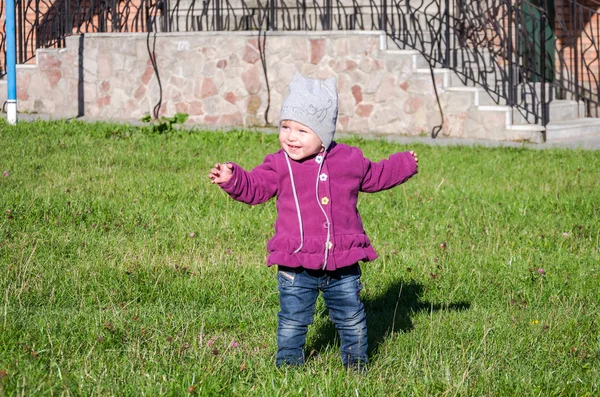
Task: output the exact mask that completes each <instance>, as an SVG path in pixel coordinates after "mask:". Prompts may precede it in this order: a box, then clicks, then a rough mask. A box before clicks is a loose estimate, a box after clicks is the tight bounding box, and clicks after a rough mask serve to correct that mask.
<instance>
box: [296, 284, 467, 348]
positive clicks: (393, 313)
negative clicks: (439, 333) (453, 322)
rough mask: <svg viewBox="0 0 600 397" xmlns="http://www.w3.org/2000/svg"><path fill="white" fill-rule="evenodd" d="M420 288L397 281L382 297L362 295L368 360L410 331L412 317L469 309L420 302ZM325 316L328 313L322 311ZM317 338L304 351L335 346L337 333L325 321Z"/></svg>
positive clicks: (331, 325)
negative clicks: (386, 343)
mask: <svg viewBox="0 0 600 397" xmlns="http://www.w3.org/2000/svg"><path fill="white" fill-rule="evenodd" d="M422 294H423V285H421V284H418V283H415V282H414V281H412V280H411V281H409V282H406V281H403V280H399V281H397V282H395V283H393V284H392V285H390V286H389V287H388V288H387V289H386V290H385V291H384V292H383V293H382V294H380V295H377V296H373V297H371V296H363V297H362V299H363V303H364V305H365V310H366V312H367V328H368V335H369V336H368V337H369V357H373V356H374V355H375V354H376V353H377V349H378V348H379V345H381V343H382V342H383V341H384V340H385V338H387V337H389V336H391V335H392V334H396V333H398V332H410V331H411V330H413V328H414V325H413V322H412V316H414V315H415V314H417V313H418V312H422V311H424V312H428V313H433V312H437V311H440V310H457V311H462V310H467V309H469V308H470V307H471V304H470V303H468V302H455V303H450V304H438V303H432V302H423V301H421V300H420V296H421V295H422ZM322 315H324V316H328V315H329V314H328V312H327V311H325V312H323V314H322ZM315 331H316V335H318V336H317V338H316V340H314V342H313V343H311V344H310V345H309V346H307V347H308V351H309V352H310V351H311V350H314V351H315V353H317V354H318V353H319V352H321V351H322V350H324V349H325V348H327V347H328V346H331V345H332V343H334V340H335V344H336V345H339V338H338V337H337V331H336V329H335V326H334V325H333V323H332V322H331V321H327V322H326V323H325V324H324V325H322V326H321V328H320V329H317V330H315Z"/></svg>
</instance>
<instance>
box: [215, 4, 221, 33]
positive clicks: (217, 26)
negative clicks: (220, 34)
mask: <svg viewBox="0 0 600 397" xmlns="http://www.w3.org/2000/svg"><path fill="white" fill-rule="evenodd" d="M214 5H215V29H216V30H217V31H220V30H222V26H221V0H214Z"/></svg>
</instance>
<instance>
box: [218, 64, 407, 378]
mask: <svg viewBox="0 0 600 397" xmlns="http://www.w3.org/2000/svg"><path fill="white" fill-rule="evenodd" d="M337 113H338V101H337V89H336V80H335V78H330V79H327V80H315V79H308V78H304V77H303V76H302V75H300V74H299V73H296V75H295V76H294V77H293V79H292V82H291V83H290V85H289V93H288V96H287V97H286V98H285V99H284V102H283V106H282V108H281V115H280V123H279V142H280V144H281V150H279V151H277V152H276V153H273V154H269V155H267V156H266V157H265V159H264V161H263V163H262V164H261V165H259V166H257V167H256V168H254V169H253V170H252V171H246V170H244V169H242V168H241V167H240V166H239V165H237V164H235V163H225V164H215V166H214V168H213V169H212V170H211V171H210V174H209V178H210V179H211V181H212V183H217V184H219V186H220V187H221V188H222V189H223V190H224V191H225V192H227V193H228V194H229V195H230V196H231V197H232V198H233V199H235V200H238V201H241V202H244V203H247V204H252V205H254V204H260V203H264V202H265V201H267V200H269V199H271V198H272V197H274V196H277V221H276V223H275V235H274V236H273V238H271V240H269V242H268V244H267V250H268V252H269V255H268V258H267V266H272V265H277V267H278V273H277V280H278V283H279V303H280V308H281V310H280V312H279V314H278V317H279V323H278V327H277V345H278V349H277V356H276V365H277V366H281V365H284V364H287V365H302V364H303V363H304V344H305V342H306V333H307V330H308V326H309V325H310V324H312V322H313V312H314V308H315V302H316V300H317V297H318V295H319V291H321V292H322V293H323V298H324V300H325V305H326V307H327V309H328V310H329V315H330V317H331V320H332V321H333V322H334V324H335V326H336V329H337V331H338V333H339V336H340V340H341V355H342V363H343V364H344V365H345V366H346V367H352V368H358V369H360V368H361V367H364V365H365V364H366V363H367V362H368V357H367V323H366V316H365V309H364V306H363V304H362V302H361V299H360V291H361V288H362V285H361V282H360V276H361V270H360V267H359V265H358V262H359V261H372V260H374V259H376V258H377V254H376V253H375V250H374V249H373V247H371V243H370V241H369V238H368V237H367V235H366V234H365V231H364V229H363V225H362V222H361V219H360V215H359V213H358V209H357V207H356V204H357V200H358V193H359V192H368V193H373V192H378V191H381V190H385V189H390V188H392V187H394V186H397V185H399V184H401V183H403V182H405V181H406V180H408V179H409V178H410V177H412V176H413V175H414V174H416V173H417V163H418V159H417V155H416V154H415V153H414V152H403V153H396V154H393V155H391V156H390V158H389V160H382V161H381V162H379V163H375V162H371V161H370V160H369V159H367V158H365V157H364V156H363V154H362V152H361V150H360V149H358V148H356V147H352V146H348V145H345V144H341V143H336V142H334V141H333V136H334V134H335V127H336V121H337Z"/></svg>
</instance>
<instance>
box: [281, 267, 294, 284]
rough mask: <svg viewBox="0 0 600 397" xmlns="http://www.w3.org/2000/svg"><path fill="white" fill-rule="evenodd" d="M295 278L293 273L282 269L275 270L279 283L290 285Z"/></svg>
mask: <svg viewBox="0 0 600 397" xmlns="http://www.w3.org/2000/svg"><path fill="white" fill-rule="evenodd" d="M295 278H296V274H295V273H290V272H286V271H284V270H278V271H277V281H279V285H283V286H285V285H292V284H294V279H295Z"/></svg>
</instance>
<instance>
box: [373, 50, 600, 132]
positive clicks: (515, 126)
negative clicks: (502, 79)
mask: <svg viewBox="0 0 600 397" xmlns="http://www.w3.org/2000/svg"><path fill="white" fill-rule="evenodd" d="M386 44H387V45H390V41H389V39H388V40H387V42H386ZM384 47H385V46H384ZM395 47H396V46H395V45H394V46H393V47H392V48H395ZM381 56H382V57H383V58H385V59H390V58H394V57H409V58H410V59H411V64H412V67H413V72H414V74H415V77H414V78H416V79H417V80H426V79H430V80H431V77H432V76H431V75H432V72H433V75H434V78H435V81H436V85H437V89H438V94H439V95H440V100H441V102H442V106H443V111H444V116H445V124H447V125H445V127H444V128H445V129H447V134H448V135H459V136H462V137H465V138H483V139H490V138H493V139H501V140H515V141H530V142H542V141H543V139H544V132H545V133H546V141H552V140H560V139H567V138H575V137H587V136H595V135H597V136H600V119H597V118H584V117H583V115H584V114H585V112H584V105H583V103H580V102H577V101H573V100H556V99H555V100H553V101H552V102H550V104H549V109H548V112H549V113H548V114H549V123H548V125H547V126H546V128H544V127H543V126H541V125H538V124H535V119H534V117H533V116H532V115H526V116H524V115H523V114H522V113H521V112H520V111H519V110H517V109H513V108H512V107H510V106H506V100H505V99H504V98H502V97H500V96H499V95H497V96H496V97H493V93H489V92H488V91H486V90H485V89H484V88H482V87H472V86H466V85H465V84H464V82H463V80H464V78H463V79H461V77H460V76H458V75H457V74H456V73H454V72H453V71H451V70H449V69H443V68H433V69H431V68H430V67H429V63H428V62H427V60H426V59H425V57H424V56H423V55H422V54H421V53H420V52H419V51H416V50H397V49H388V50H385V49H384V50H383V51H382V53H381ZM515 92H516V93H517V95H523V96H524V98H523V99H525V100H527V99H529V100H531V97H535V98H537V99H538V100H539V98H541V85H540V84H531V83H529V84H525V85H519V86H518V87H516V89H515ZM546 95H553V93H552V92H551V86H550V85H549V84H548V86H547V87H546Z"/></svg>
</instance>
